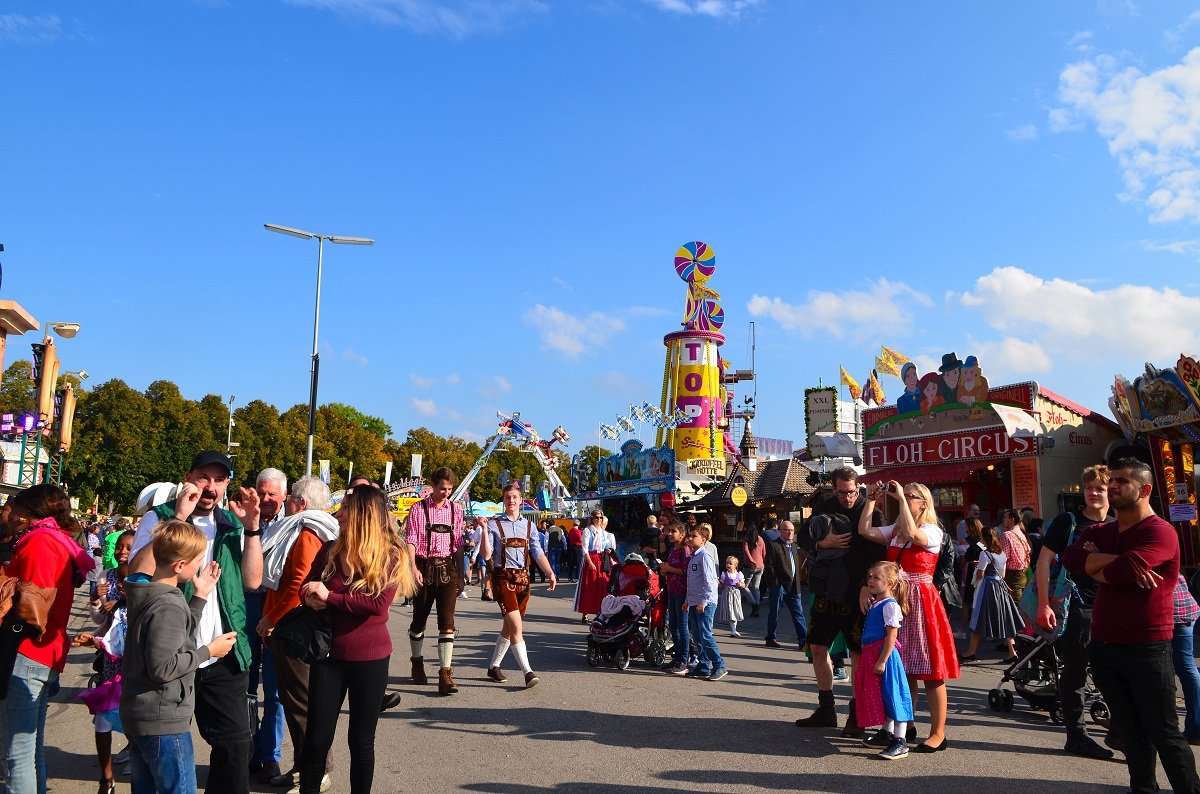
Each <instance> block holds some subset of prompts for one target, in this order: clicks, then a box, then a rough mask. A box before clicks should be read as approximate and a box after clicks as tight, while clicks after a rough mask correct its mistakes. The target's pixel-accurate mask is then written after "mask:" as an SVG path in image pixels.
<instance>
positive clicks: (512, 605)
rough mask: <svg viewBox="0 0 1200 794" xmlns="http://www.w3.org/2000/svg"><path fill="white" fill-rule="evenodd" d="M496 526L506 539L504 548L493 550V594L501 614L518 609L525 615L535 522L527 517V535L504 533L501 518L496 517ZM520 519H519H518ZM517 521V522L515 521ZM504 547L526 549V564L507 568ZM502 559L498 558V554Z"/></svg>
mask: <svg viewBox="0 0 1200 794" xmlns="http://www.w3.org/2000/svg"><path fill="white" fill-rule="evenodd" d="M494 520H495V522H496V528H497V529H499V530H500V538H501V540H503V541H504V543H503V548H501V549H493V550H492V595H493V597H495V599H496V603H497V604H499V605H500V614H501V615H507V614H508V613H509V612H512V611H513V610H517V611H518V612H520V613H521V615H522V616H523V615H524V614H525V607H527V606H528V605H529V559H530V557H531V556H532V555H531V554H530V553H529V537H530V533H531V532H532V531H533V529H532V528H533V522H531V521H530V520H529V519H525V537H523V538H510V537H507V536H506V535H505V534H504V524H502V523H501V522H500V519H499V518H496V519H494ZM518 520H519V519H518ZM513 523H516V522H513ZM504 549H524V550H525V555H524V556H525V565H524V567H522V568H507V567H505V565H504V563H505V561H506V559H507V558H506V555H505V554H504ZM497 554H499V555H500V559H499V560H497V559H496V555H497Z"/></svg>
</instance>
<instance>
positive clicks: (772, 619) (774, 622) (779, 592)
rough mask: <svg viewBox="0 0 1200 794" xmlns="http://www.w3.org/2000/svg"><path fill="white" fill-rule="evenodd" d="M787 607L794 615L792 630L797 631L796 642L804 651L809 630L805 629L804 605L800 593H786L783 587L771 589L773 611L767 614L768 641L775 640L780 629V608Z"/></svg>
mask: <svg viewBox="0 0 1200 794" xmlns="http://www.w3.org/2000/svg"><path fill="white" fill-rule="evenodd" d="M781 604H782V605H783V606H785V607H787V610H788V612H789V613H791V615H792V628H794V629H795V630H796V642H797V643H799V645H800V650H804V643H805V642H807V641H808V630H807V629H806V628H805V627H804V605H803V603H802V602H801V600H800V594H799V593H786V592H784V590H783V588H782V587H779V586H778V585H776V586H774V587H772V588H771V609H770V611H769V612H768V613H767V639H768V640H773V639H775V632H776V630H777V629H778V628H779V606H780V605H781Z"/></svg>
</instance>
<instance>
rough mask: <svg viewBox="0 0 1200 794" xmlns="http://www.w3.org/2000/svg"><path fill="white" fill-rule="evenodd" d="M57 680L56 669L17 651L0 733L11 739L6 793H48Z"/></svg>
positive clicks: (1, 712)
mask: <svg viewBox="0 0 1200 794" xmlns="http://www.w3.org/2000/svg"><path fill="white" fill-rule="evenodd" d="M57 683H58V672H57V671H56V670H51V669H50V668H49V667H47V666H46V665H44V664H39V663H38V662H35V661H33V660H32V659H30V658H28V657H26V656H22V655H21V654H19V653H18V654H17V659H16V662H14V664H13V672H12V679H11V680H10V681H9V684H8V697H7V698H5V700H4V701H3V703H2V704H0V705H2V706H3V707H2V708H0V736H5V737H7V739H8V751H7V752H6V753H5V759H6V760H7V762H8V780H7V781H6V785H7V788H5V789H4V791H5V793H6V794H35V792H36V794H46V709H47V708H49V705H50V690H51V689H52V688H53V687H54V685H55V684H57Z"/></svg>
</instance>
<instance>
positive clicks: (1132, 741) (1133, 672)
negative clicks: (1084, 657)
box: [1088, 640, 1200, 794]
mask: <svg viewBox="0 0 1200 794" xmlns="http://www.w3.org/2000/svg"><path fill="white" fill-rule="evenodd" d="M1088 660H1089V661H1090V663H1091V666H1092V678H1093V679H1094V680H1095V681H1096V686H1098V687H1099V688H1100V692H1101V694H1103V695H1104V700H1105V702H1106V703H1107V704H1108V708H1109V711H1110V712H1111V713H1112V719H1113V722H1114V723H1115V724H1116V727H1117V730H1119V731H1120V732H1121V735H1122V737H1123V738H1124V739H1125V761H1126V763H1128V765H1129V787H1130V789H1131V790H1132V791H1133V794H1150V792H1155V791H1158V790H1159V788H1158V780H1157V779H1156V777H1155V756H1156V755H1157V756H1158V757H1161V758H1162V765H1163V769H1164V770H1166V773H1167V779H1168V780H1169V781H1171V788H1172V789H1174V790H1175V791H1176V792H1186V794H1197V792H1200V778H1197V776H1196V758H1195V756H1193V755H1192V748H1191V747H1190V746H1188V743H1187V740H1186V739H1184V738H1183V734H1182V733H1180V731H1179V715H1178V714H1177V713H1176V708H1175V663H1174V661H1173V658H1172V654H1171V641H1170V640H1164V641H1163V642H1149V643H1142V644H1138V645H1112V644H1109V643H1104V642H1095V641H1093V642H1092V643H1091V644H1090V645H1089V646H1088Z"/></svg>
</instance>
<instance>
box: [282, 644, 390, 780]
mask: <svg viewBox="0 0 1200 794" xmlns="http://www.w3.org/2000/svg"><path fill="white" fill-rule="evenodd" d="M390 659H391V657H387V658H384V659H375V660H372V661H369V662H343V661H338V660H336V659H326V660H324V661H321V662H317V663H316V664H314V665H312V667H310V668H309V674H308V729H307V730H306V731H305V732H304V752H303V753H302V754H301V756H300V763H299V768H300V792H301V794H317V792H319V791H320V789H321V777H322V776H323V775H324V774H325V758H326V757H327V756H328V755H329V748H331V747H332V746H333V736H334V732H335V731H336V730H337V721H338V713H339V712H340V711H341V710H342V703H343V702H344V701H345V700H346V695H347V694H348V695H349V696H350V726H349V731H348V732H347V736H346V742H347V744H348V745H349V747H350V794H367V792H369V791H370V790H371V783H372V781H373V780H374V777H375V726H376V725H377V724H378V723H379V704H380V703H381V702H382V701H383V693H384V692H385V691H386V689H387V682H388V662H389V661H390Z"/></svg>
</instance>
